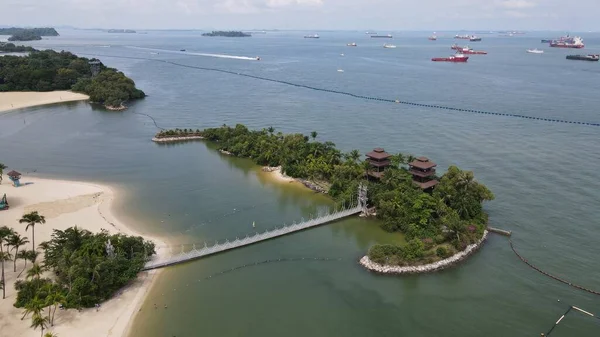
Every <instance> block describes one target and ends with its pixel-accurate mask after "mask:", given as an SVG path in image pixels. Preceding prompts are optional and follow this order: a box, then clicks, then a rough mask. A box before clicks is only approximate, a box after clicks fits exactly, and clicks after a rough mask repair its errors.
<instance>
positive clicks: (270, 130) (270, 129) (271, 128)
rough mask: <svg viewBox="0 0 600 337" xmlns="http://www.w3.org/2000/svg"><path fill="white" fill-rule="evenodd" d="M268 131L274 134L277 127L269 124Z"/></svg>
mask: <svg viewBox="0 0 600 337" xmlns="http://www.w3.org/2000/svg"><path fill="white" fill-rule="evenodd" d="M267 131H269V133H270V134H271V135H272V134H273V132H275V128H274V127H272V126H269V127H268V128H267Z"/></svg>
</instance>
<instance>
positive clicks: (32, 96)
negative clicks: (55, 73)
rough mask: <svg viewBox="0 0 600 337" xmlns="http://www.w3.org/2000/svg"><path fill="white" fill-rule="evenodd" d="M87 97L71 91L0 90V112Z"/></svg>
mask: <svg viewBox="0 0 600 337" xmlns="http://www.w3.org/2000/svg"><path fill="white" fill-rule="evenodd" d="M88 99H90V97H89V96H88V95H84V94H78V93H75V92H71V91H48V92H33V91H26V92H21V91H20V92H0V113H2V112H5V111H10V110H14V109H22V108H27V107H32V106H37V105H45V104H54V103H61V102H71V101H83V100H88Z"/></svg>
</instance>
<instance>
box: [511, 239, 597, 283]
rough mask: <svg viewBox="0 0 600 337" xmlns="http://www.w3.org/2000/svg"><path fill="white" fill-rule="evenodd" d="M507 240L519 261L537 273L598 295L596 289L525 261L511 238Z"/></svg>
mask: <svg viewBox="0 0 600 337" xmlns="http://www.w3.org/2000/svg"><path fill="white" fill-rule="evenodd" d="M508 242H509V243H510V248H511V249H512V251H513V253H515V255H517V257H518V258H519V259H520V260H521V261H523V263H525V264H526V265H527V266H529V267H530V268H531V269H533V270H535V271H537V272H539V273H541V274H543V275H545V276H548V277H550V278H551V279H554V280H556V281H559V282H562V283H564V284H566V285H568V286H571V287H573V288H576V289H579V290H583V291H585V292H588V293H590V294H594V295H600V292H598V291H596V290H592V289H589V288H586V287H583V286H580V285H577V284H574V283H572V282H569V281H567V280H564V279H562V278H560V277H558V276H554V275H552V274H550V273H548V272H545V271H543V270H541V269H540V268H538V267H536V266H535V265H533V264H532V263H531V262H529V261H527V259H525V258H524V257H523V256H521V254H519V252H517V250H516V248H515V246H514V245H513V242H512V240H510V239H509V240H508Z"/></svg>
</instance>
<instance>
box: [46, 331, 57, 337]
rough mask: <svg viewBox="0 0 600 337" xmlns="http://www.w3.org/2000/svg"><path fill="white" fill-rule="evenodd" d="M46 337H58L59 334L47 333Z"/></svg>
mask: <svg viewBox="0 0 600 337" xmlns="http://www.w3.org/2000/svg"><path fill="white" fill-rule="evenodd" d="M44 337H58V335H57V334H55V333H53V332H46V334H45V335H44Z"/></svg>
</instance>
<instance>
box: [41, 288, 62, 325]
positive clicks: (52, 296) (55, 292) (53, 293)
mask: <svg viewBox="0 0 600 337" xmlns="http://www.w3.org/2000/svg"><path fill="white" fill-rule="evenodd" d="M66 300H67V298H66V297H65V295H63V294H62V293H61V292H60V289H59V288H58V287H52V289H51V290H50V293H49V294H48V297H47V298H46V304H48V305H49V306H54V308H53V309H52V312H51V315H50V316H49V317H50V326H54V315H56V309H57V308H58V306H59V305H60V304H61V303H64V302H65V301H66Z"/></svg>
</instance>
